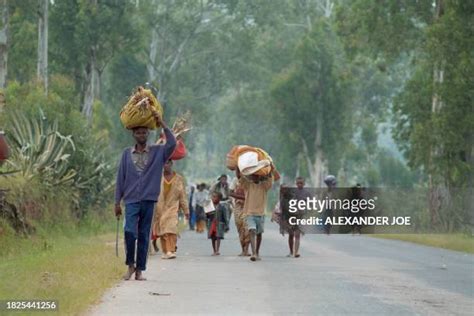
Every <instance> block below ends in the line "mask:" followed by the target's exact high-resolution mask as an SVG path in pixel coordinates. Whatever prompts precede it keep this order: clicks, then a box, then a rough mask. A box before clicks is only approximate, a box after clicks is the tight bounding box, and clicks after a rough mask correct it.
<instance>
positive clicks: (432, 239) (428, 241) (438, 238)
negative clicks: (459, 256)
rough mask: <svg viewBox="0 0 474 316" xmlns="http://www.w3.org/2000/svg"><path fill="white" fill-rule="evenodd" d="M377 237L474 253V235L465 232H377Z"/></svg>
mask: <svg viewBox="0 0 474 316" xmlns="http://www.w3.org/2000/svg"><path fill="white" fill-rule="evenodd" d="M368 236H371V237H376V238H385V239H396V240H403V241H408V242H412V243H416V244H421V245H426V246H432V247H438V248H444V249H449V250H456V251H462V252H467V253H474V237H472V236H469V235H465V234H459V233H457V234H375V235H368Z"/></svg>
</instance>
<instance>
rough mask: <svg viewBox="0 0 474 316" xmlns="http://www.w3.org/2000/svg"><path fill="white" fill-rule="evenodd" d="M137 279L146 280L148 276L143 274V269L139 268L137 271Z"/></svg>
mask: <svg viewBox="0 0 474 316" xmlns="http://www.w3.org/2000/svg"><path fill="white" fill-rule="evenodd" d="M135 280H137V281H146V278H145V277H143V275H142V271H140V270H137V271H136V272H135Z"/></svg>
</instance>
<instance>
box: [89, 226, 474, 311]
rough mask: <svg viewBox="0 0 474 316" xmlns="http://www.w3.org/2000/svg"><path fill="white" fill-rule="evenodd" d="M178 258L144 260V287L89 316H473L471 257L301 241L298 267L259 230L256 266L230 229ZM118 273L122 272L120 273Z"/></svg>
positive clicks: (133, 284) (359, 242) (186, 244)
mask: <svg viewBox="0 0 474 316" xmlns="http://www.w3.org/2000/svg"><path fill="white" fill-rule="evenodd" d="M178 247H179V249H178V258H177V259H175V260H162V259H161V258H160V256H151V257H150V258H149V262H148V269H147V271H146V272H145V273H144V275H145V276H146V277H147V278H148V280H147V281H145V282H139V281H122V282H120V283H119V284H118V285H117V286H116V287H114V288H112V289H111V290H109V291H108V292H107V293H106V294H105V295H104V297H103V298H102V300H101V302H100V303H99V304H98V305H97V306H93V307H92V308H91V309H90V310H89V311H88V314H90V315H100V316H102V315H174V314H193V315H199V314H203V315H204V314H205V315H211V314H215V315H238V314H246V315H249V314H255V315H287V314H309V315H474V300H473V298H474V270H473V269H474V256H473V255H469V254H464V253H460V252H455V251H449V250H444V249H438V248H432V247H426V246H421V245H416V244H411V243H407V242H402V241H394V240H383V239H377V238H371V237H367V236H352V235H331V236H326V235H306V236H304V237H303V240H302V245H301V255H302V256H301V257H300V258H287V257H286V255H287V253H288V250H287V244H286V239H285V238H284V237H282V236H281V235H279V234H278V230H277V226H276V225H275V224H273V223H270V222H269V221H267V223H266V231H265V233H264V237H263V244H262V250H261V255H262V259H263V260H262V261H259V262H251V261H250V260H249V259H248V258H242V257H238V256H237V254H238V253H239V245H238V239H237V234H236V232H235V227H232V229H231V231H230V232H229V234H227V235H226V239H225V240H223V241H222V245H221V256H219V257H212V256H210V254H211V245H210V241H208V240H207V239H206V236H205V235H203V234H201V235H199V234H196V233H194V232H190V231H187V232H184V233H183V234H182V236H181V239H179V241H178ZM124 270H125V266H124Z"/></svg>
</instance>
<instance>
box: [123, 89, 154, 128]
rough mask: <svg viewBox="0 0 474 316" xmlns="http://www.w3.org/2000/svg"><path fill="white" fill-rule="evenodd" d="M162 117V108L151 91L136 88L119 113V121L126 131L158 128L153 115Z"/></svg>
mask: <svg viewBox="0 0 474 316" xmlns="http://www.w3.org/2000/svg"><path fill="white" fill-rule="evenodd" d="M155 112H156V113H158V115H159V116H160V117H163V108H162V107H161V104H160V102H159V101H158V100H157V99H156V98H155V96H154V95H153V93H152V92H151V90H147V89H144V88H143V87H138V88H137V89H136V91H135V92H134V93H133V95H132V96H131V97H130V98H129V99H128V102H127V104H125V105H124V107H123V108H122V111H120V120H121V121H122V124H123V125H124V126H125V127H126V128H127V129H132V128H135V127H140V126H142V127H147V128H149V129H155V128H158V127H159V126H157V124H156V120H155V118H154V117H153V113H155Z"/></svg>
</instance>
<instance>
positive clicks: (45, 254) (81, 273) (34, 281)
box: [0, 233, 124, 315]
mask: <svg viewBox="0 0 474 316" xmlns="http://www.w3.org/2000/svg"><path fill="white" fill-rule="evenodd" d="M0 237H1V238H0V245H1V247H0V248H1V249H0V256H1V257H2V260H1V261H0V280H2V281H1V282H0V299H1V300H7V299H8V300H10V299H12V300H18V299H24V300H26V299H30V300H31V299H45V300H56V301H57V302H58V307H59V308H58V311H57V312H50V313H48V312H41V315H77V314H81V313H83V312H84V311H86V310H87V308H88V307H89V306H90V305H92V304H94V303H96V302H98V300H99V299H100V297H101V296H102V294H103V293H104V292H105V291H106V290H107V289H108V288H110V287H112V286H113V285H114V284H116V283H117V282H118V281H119V280H120V277H121V275H122V273H123V267H124V266H123V262H122V261H123V247H121V249H120V250H119V251H120V252H119V253H120V256H119V257H118V258H117V257H116V256H115V235H114V234H113V233H105V234H104V233H101V234H99V235H93V234H89V235H87V234H86V235H76V236H67V237H66V236H63V235H57V234H54V237H52V236H51V237H46V238H45V237H39V236H36V237H32V238H28V239H26V238H19V237H14V236H11V235H7V236H5V235H4V236H0ZM5 242H8V243H9V244H10V245H12V244H13V245H14V249H16V250H14V251H13V252H12V251H11V247H9V249H6V247H7V246H6V244H5ZM122 245H123V242H120V246H122ZM1 314H2V315H4V314H5V311H1ZM10 314H11V315H19V314H21V315H25V313H23V312H20V313H18V312H11V313H10ZM30 314H31V315H37V312H35V311H32V312H31V313H30ZM5 315H8V314H5Z"/></svg>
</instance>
